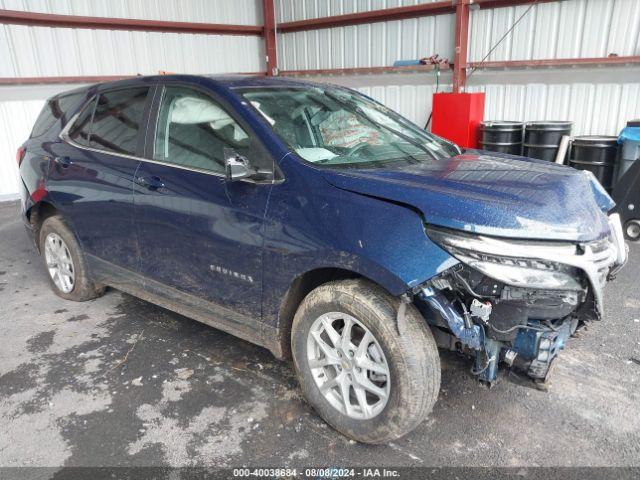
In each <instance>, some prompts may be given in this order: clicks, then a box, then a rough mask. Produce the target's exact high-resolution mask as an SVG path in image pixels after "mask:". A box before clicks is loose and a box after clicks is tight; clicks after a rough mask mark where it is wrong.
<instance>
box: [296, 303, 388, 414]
mask: <svg viewBox="0 0 640 480" xmlns="http://www.w3.org/2000/svg"><path fill="white" fill-rule="evenodd" d="M307 360H308V362H309V368H310V370H311V373H312V375H313V379H314V381H315V382H316V385H317V386H318V388H319V389H320V392H321V393H322V395H323V396H324V398H325V399H326V400H327V401H328V402H329V403H330V404H331V405H332V406H333V407H334V408H335V409H337V410H338V411H340V412H341V413H342V414H344V415H347V416H348V417H350V418H354V419H359V420H368V419H371V418H374V417H375V416H376V415H378V414H379V413H380V412H382V410H384V407H385V406H386V404H387V401H388V400H389V394H390V389H391V377H390V374H389V365H388V363H387V359H386V357H385V355H384V352H383V350H382V348H381V347H380V344H379V343H378V341H377V340H376V338H375V337H374V335H373V333H371V331H370V330H369V329H368V328H367V327H366V326H365V325H364V324H362V322H360V321H358V320H357V319H356V318H354V317H352V316H351V315H348V314H346V313H340V312H329V313H325V314H323V315H321V316H320V317H318V318H317V319H316V320H315V321H314V322H313V324H312V326H311V329H310V330H309V334H308V337H307Z"/></svg>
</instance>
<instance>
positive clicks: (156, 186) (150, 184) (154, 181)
mask: <svg viewBox="0 0 640 480" xmlns="http://www.w3.org/2000/svg"><path fill="white" fill-rule="evenodd" d="M135 182H136V183H137V184H138V185H140V186H141V187H146V188H147V189H149V190H152V191H156V190H160V189H161V188H164V187H165V185H164V182H163V181H162V179H161V178H160V177H158V176H156V175H154V176H152V177H143V176H137V177H136V179H135Z"/></svg>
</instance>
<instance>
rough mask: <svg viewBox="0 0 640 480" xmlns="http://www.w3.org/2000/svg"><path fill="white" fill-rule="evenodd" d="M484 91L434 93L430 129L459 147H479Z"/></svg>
mask: <svg viewBox="0 0 640 480" xmlns="http://www.w3.org/2000/svg"><path fill="white" fill-rule="evenodd" d="M483 119H484V93H482V92H479V93H434V94H433V118H432V122H431V131H432V132H433V133H435V134H436V135H439V136H441V137H444V138H446V139H447V140H451V141H452V142H454V143H456V144H458V145H459V146H461V147H466V148H479V143H478V142H479V139H480V122H482V120H483Z"/></svg>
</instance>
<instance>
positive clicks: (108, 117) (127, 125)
mask: <svg viewBox="0 0 640 480" xmlns="http://www.w3.org/2000/svg"><path fill="white" fill-rule="evenodd" d="M148 93H149V87H142V88H132V89H127V90H115V91H112V92H105V93H101V94H99V95H98V96H96V97H94V99H93V100H92V101H91V102H89V103H88V104H87V105H86V106H85V107H84V109H83V110H82V112H80V115H78V118H77V119H76V121H75V122H74V124H73V125H72V126H71V128H70V129H69V132H68V136H69V138H70V139H71V140H73V141H74V142H76V143H78V144H80V145H84V146H87V147H92V148H96V149H98V150H104V151H108V152H115V153H122V154H127V155H134V154H135V153H136V146H137V144H138V132H139V131H140V128H141V126H142V125H143V124H144V118H143V114H144V107H145V103H146V100H147V94H148Z"/></svg>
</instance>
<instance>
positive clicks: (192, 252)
mask: <svg viewBox="0 0 640 480" xmlns="http://www.w3.org/2000/svg"><path fill="white" fill-rule="evenodd" d="M160 88H161V87H159V91H158V94H157V95H156V102H157V105H156V106H155V108H154V109H155V110H157V111H158V114H157V119H156V122H155V128H153V127H151V128H150V134H149V135H148V137H147V151H146V155H147V157H148V158H150V159H152V160H151V161H145V162H142V164H141V165H140V169H139V170H138V173H137V174H136V185H135V194H134V203H135V218H136V224H137V227H138V238H139V246H140V254H141V269H142V272H143V274H144V275H145V276H146V277H147V278H148V279H150V280H151V282H149V285H148V288H151V289H153V288H154V287H153V285H154V282H153V281H156V282H158V283H160V284H162V285H166V286H168V287H170V288H171V289H173V291H174V293H175V292H176V291H178V292H184V293H186V294H190V295H192V296H193V297H191V302H194V301H197V299H200V300H204V301H206V302H207V303H212V304H215V305H218V306H221V307H223V310H222V312H223V313H222V314H223V315H224V312H225V311H232V312H235V313H240V314H241V315H240V316H239V319H238V318H236V319H235V321H240V322H245V323H246V322H249V323H251V322H255V320H256V319H259V318H260V315H261V288H262V286H261V281H262V245H263V228H262V223H263V218H264V212H265V208H266V205H267V199H268V197H269V192H270V190H271V188H272V183H271V182H269V183H263V184H259V183H254V182H251V181H235V182H230V181H227V180H226V178H225V167H224V156H225V152H228V151H229V150H233V151H235V152H236V153H238V154H240V155H243V156H245V157H247V158H248V160H249V161H250V162H252V163H254V164H260V165H262V166H264V165H265V162H266V163H268V162H271V168H273V161H272V160H271V157H270V156H268V154H266V152H265V151H264V150H263V149H262V148H261V147H260V145H259V144H258V143H257V142H256V141H255V139H254V137H253V135H252V133H251V132H250V130H249V128H248V127H247V126H246V125H245V124H244V123H242V122H241V120H239V119H238V118H237V117H236V116H235V115H234V114H233V111H232V110H231V109H230V108H229V107H228V105H226V104H224V103H223V102H222V100H221V99H218V98H214V97H212V96H211V94H210V93H208V92H205V91H202V90H199V89H196V88H195V87H193V88H192V87H190V86H186V85H172V84H167V85H166V86H164V87H162V90H161V91H160ZM183 298H187V297H186V296H185V297H183ZM215 305H212V306H211V307H207V308H210V309H211V308H212V307H214V306H215ZM224 309H228V310H224ZM212 311H215V309H213V310H212ZM256 317H257V318H256ZM248 319H251V320H248Z"/></svg>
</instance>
